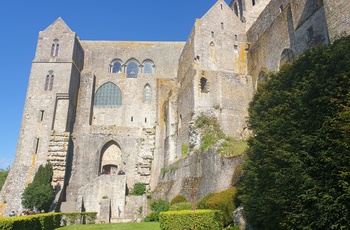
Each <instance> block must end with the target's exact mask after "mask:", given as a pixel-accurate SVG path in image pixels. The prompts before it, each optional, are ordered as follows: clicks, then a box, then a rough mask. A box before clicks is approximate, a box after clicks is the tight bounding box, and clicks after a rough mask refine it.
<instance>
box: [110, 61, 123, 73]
mask: <svg viewBox="0 0 350 230" xmlns="http://www.w3.org/2000/svg"><path fill="white" fill-rule="evenodd" d="M109 72H110V73H121V72H123V62H122V61H121V60H119V59H115V60H113V61H112V62H111V64H110V70H109Z"/></svg>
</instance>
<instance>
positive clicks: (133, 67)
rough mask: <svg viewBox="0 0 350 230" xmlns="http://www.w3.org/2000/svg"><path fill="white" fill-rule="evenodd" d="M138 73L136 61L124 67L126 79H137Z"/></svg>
mask: <svg viewBox="0 0 350 230" xmlns="http://www.w3.org/2000/svg"><path fill="white" fill-rule="evenodd" d="M138 73H139V64H138V63H137V61H136V60H131V61H129V62H128V64H127V65H126V77H128V78H137V75H138Z"/></svg>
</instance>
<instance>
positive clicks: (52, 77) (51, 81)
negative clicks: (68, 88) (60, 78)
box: [49, 75, 55, 91]
mask: <svg viewBox="0 0 350 230" xmlns="http://www.w3.org/2000/svg"><path fill="white" fill-rule="evenodd" d="M54 77H55V76H54V75H51V76H50V85H49V91H51V90H52V88H53V80H54Z"/></svg>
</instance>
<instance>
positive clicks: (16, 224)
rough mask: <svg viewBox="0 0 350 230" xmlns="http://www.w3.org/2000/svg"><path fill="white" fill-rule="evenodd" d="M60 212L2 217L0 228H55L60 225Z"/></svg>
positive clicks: (8, 229)
mask: <svg viewBox="0 0 350 230" xmlns="http://www.w3.org/2000/svg"><path fill="white" fill-rule="evenodd" d="M60 220H61V213H45V214H38V215H30V216H16V217H9V218H3V219H1V221H0V229H2V230H12V229H13V230H15V229H30V230H42V229H56V228H58V227H60Z"/></svg>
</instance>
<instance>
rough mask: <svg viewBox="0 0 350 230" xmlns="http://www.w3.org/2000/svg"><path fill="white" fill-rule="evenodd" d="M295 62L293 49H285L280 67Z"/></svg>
mask: <svg viewBox="0 0 350 230" xmlns="http://www.w3.org/2000/svg"><path fill="white" fill-rule="evenodd" d="M293 61H294V53H293V50H291V49H284V50H283V51H282V54H281V59H280V66H281V65H283V64H284V63H287V62H293Z"/></svg>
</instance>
